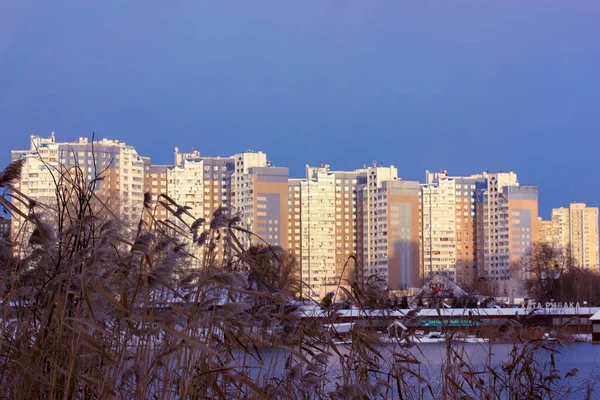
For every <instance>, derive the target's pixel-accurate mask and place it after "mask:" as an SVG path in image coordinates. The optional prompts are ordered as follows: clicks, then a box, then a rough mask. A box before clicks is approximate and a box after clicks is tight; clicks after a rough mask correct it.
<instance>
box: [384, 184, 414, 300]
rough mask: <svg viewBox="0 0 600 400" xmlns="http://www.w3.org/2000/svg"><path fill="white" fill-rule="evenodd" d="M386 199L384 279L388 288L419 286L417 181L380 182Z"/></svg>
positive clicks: (401, 288)
mask: <svg viewBox="0 0 600 400" xmlns="http://www.w3.org/2000/svg"><path fill="white" fill-rule="evenodd" d="M383 187H384V188H385V190H386V200H387V232H383V236H384V237H387V252H388V256H387V281H388V287H389V288H390V289H391V290H396V289H399V290H407V289H410V288H414V287H418V286H421V277H420V265H421V262H420V253H419V231H420V223H419V214H420V211H419V208H420V199H419V192H420V187H419V182H411V181H387V182H383Z"/></svg>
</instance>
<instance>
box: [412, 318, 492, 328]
mask: <svg viewBox="0 0 600 400" xmlns="http://www.w3.org/2000/svg"><path fill="white" fill-rule="evenodd" d="M478 325H481V321H474V320H472V319H468V318H444V319H442V318H427V319H424V320H422V321H421V326H436V327H437V326H478Z"/></svg>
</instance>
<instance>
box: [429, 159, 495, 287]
mask: <svg viewBox="0 0 600 400" xmlns="http://www.w3.org/2000/svg"><path fill="white" fill-rule="evenodd" d="M484 179H485V178H484V177H483V175H472V176H449V175H448V173H447V171H442V172H435V173H431V172H429V171H426V183H425V184H424V185H422V187H421V213H422V224H421V252H422V256H421V263H422V264H421V271H422V274H423V276H431V275H434V274H438V275H442V276H444V277H446V278H448V279H450V280H452V281H455V282H456V283H457V284H458V285H469V284H471V283H472V282H473V280H474V279H475V278H476V277H477V253H476V244H477V243H476V239H477V230H476V214H475V189H476V184H477V182H478V181H482V180H484Z"/></svg>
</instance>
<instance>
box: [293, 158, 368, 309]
mask: <svg viewBox="0 0 600 400" xmlns="http://www.w3.org/2000/svg"><path fill="white" fill-rule="evenodd" d="M364 177H366V175H365V173H364V171H361V170H357V171H331V170H330V168H329V166H328V165H322V166H321V167H310V166H308V165H307V166H306V179H290V181H289V200H288V211H289V230H288V231H289V243H290V248H291V250H292V251H293V252H294V254H296V256H297V257H298V258H299V260H298V261H299V263H300V270H301V277H302V280H303V281H304V282H305V284H306V285H307V286H305V291H304V294H305V295H306V296H312V297H315V298H319V297H323V296H324V295H325V294H326V293H327V292H329V291H335V289H336V288H337V286H338V285H342V286H346V285H347V283H348V282H349V281H350V280H352V279H354V278H355V276H354V272H355V263H354V261H353V260H351V259H350V256H351V255H352V254H354V252H355V238H356V230H355V220H356V187H357V185H358V183H359V182H361V180H364Z"/></svg>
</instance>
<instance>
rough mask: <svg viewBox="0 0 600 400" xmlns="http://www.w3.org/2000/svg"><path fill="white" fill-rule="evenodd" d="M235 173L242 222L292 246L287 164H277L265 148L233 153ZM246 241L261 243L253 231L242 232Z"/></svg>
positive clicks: (233, 194) (269, 238)
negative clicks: (268, 157) (264, 151)
mask: <svg viewBox="0 0 600 400" xmlns="http://www.w3.org/2000/svg"><path fill="white" fill-rule="evenodd" d="M233 161H234V166H233V168H234V169H233V173H232V174H231V180H230V182H231V183H230V185H231V204H232V206H233V210H232V213H234V214H235V213H239V215H240V218H241V221H240V226H241V227H243V228H245V229H247V230H249V231H251V232H254V233H255V234H256V235H258V236H259V237H260V238H261V239H262V240H264V241H265V242H267V243H269V244H274V245H280V246H282V247H283V248H287V247H288V178H289V171H288V169H287V168H284V167H273V166H272V165H271V163H270V162H268V161H267V156H266V154H264V153H262V152H260V151H259V152H258V153H254V152H246V153H241V154H236V155H234V156H233ZM240 240H241V242H242V244H243V245H246V246H247V245H250V244H253V243H254V244H258V243H261V241H258V240H256V238H255V237H254V236H253V235H250V234H243V235H240Z"/></svg>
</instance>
